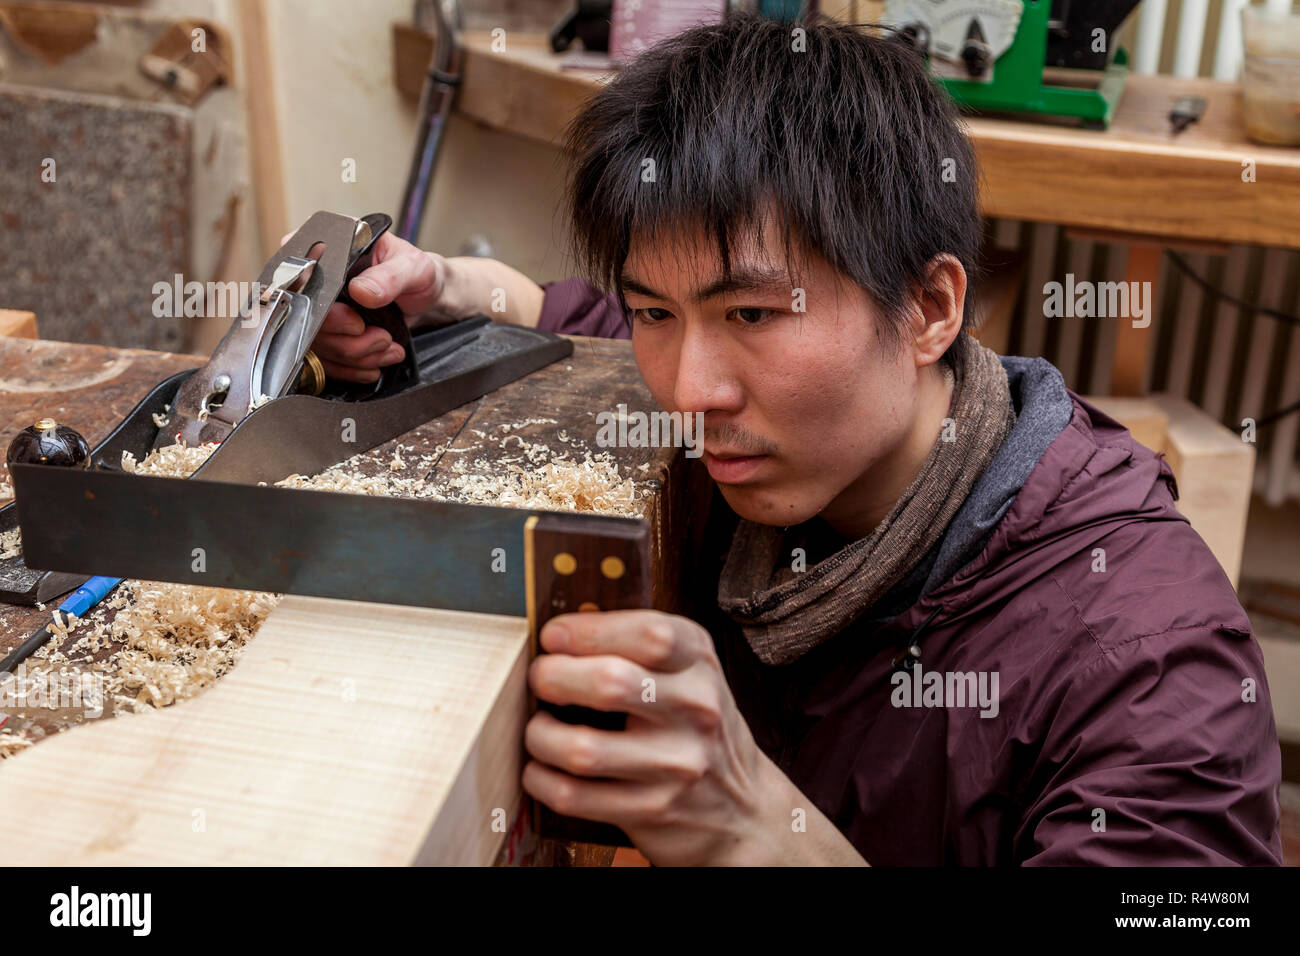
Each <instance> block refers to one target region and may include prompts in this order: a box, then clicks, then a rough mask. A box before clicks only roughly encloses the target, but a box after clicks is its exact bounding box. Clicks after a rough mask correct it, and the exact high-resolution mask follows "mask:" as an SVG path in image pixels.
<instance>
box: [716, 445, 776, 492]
mask: <svg viewBox="0 0 1300 956" xmlns="http://www.w3.org/2000/svg"><path fill="white" fill-rule="evenodd" d="M770 458H771V456H770V455H746V454H740V453H736V452H730V451H717V452H713V451H706V452H705V453H704V466H705V467H706V468H708V469H709V475H710V477H712V478H713V480H714V481H716V482H718V483H719V484H722V485H736V484H740V483H741V482H744V481H748V480H749V479H751V478H753V477H754V475H755V474H756V473H757V472H758V471H759V470H760V469H761V468H762V467H763V465H764V464H766V463H767V462H768V461H769V460H770Z"/></svg>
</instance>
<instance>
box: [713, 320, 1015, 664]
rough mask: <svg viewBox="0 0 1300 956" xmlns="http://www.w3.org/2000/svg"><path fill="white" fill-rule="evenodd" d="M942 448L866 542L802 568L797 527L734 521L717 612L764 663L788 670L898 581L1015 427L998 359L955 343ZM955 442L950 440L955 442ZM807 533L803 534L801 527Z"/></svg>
mask: <svg viewBox="0 0 1300 956" xmlns="http://www.w3.org/2000/svg"><path fill="white" fill-rule="evenodd" d="M955 351H956V353H957V354H956V355H955V356H954V359H953V364H952V366H949V365H947V363H945V364H944V370H945V373H946V374H948V375H951V376H952V382H953V391H952V403H951V406H950V410H949V416H950V417H951V418H952V419H953V428H952V429H951V430H950V431H949V435H948V436H947V437H949V438H950V440H948V441H944V440H943V439H944V437H945V436H944V435H943V434H941V435H940V437H939V440H937V441H936V442H935V444H934V448H933V449H931V451H930V455H929V457H928V458H926V460H925V463H924V464H923V465H922V466H921V470H920V471H919V472H917V474H916V477H915V478H914V479H913V480H912V483H911V484H910V485H909V486H908V488H907V490H906V491H905V492H903V494H902V496H901V497H900V498H899V499H898V502H897V503H896V504H895V505H894V508H893V510H892V511H891V512H890V513H889V514H888V515H887V516H886V517H885V519H884V520H883V521H881V522H880V524H879V525H878V526H877V527H876V529H875V531H873V532H872V533H871V534H870V535H868V536H867V537H865V538H862V539H860V540H858V541H855V542H853V543H852V544H849V545H848V546H847V547H844V548H843V549H841V550H840V551H839V552H837V553H836V554H834V555H832V556H831V557H829V558H827V559H826V560H824V561H821V562H819V563H817V564H815V565H813V566H812V567H810V568H808V569H807V570H806V571H794V570H792V567H791V565H792V560H791V550H792V548H793V547H795V546H797V545H796V542H797V541H800V540H801V534H802V531H801V528H795V529H783V528H776V527H772V526H770V525H761V524H755V523H754V522H752V521H746V520H744V519H741V521H740V523H739V524H738V525H737V527H736V532H735V535H734V536H733V537H732V540H731V547H730V549H729V550H728V552H727V558H726V562H725V564H724V566H723V569H722V575H721V577H720V579H719V581H718V606H719V607H720V608H721V609H722V610H723V611H724V612H726V613H727V614H728V615H730V616H731V618H732V619H733V620H735V621H736V622H737V623H739V624H740V625H741V627H742V629H743V631H744V634H745V638H746V639H747V640H748V641H749V645H750V647H752V648H753V649H754V653H755V654H756V655H758V658H759V660H761V661H763V663H765V664H789V663H791V662H793V661H795V660H798V659H799V658H800V657H802V656H803V655H804V654H806V653H807V652H808V651H810V650H812V649H813V648H814V647H817V646H818V645H819V644H821V643H823V642H824V641H826V640H828V639H830V638H831V637H834V636H835V635H836V634H838V633H839V632H840V631H842V630H843V629H844V628H845V627H847V626H848V625H849V624H850V623H852V622H853V620H854V619H855V618H857V617H858V616H860V615H861V614H862V613H863V612H864V611H866V610H867V609H868V608H870V607H871V606H872V605H873V604H874V603H875V602H876V601H877V600H879V599H880V598H881V597H882V596H883V595H884V594H885V593H886V592H888V590H889V589H890V588H891V587H892V586H893V585H894V584H896V583H897V582H898V581H899V579H901V578H902V577H903V576H904V575H905V574H907V572H908V571H910V570H911V569H912V568H913V567H914V566H915V565H916V563H917V562H918V561H920V560H921V558H922V557H924V556H925V554H926V553H927V552H928V551H929V550H930V548H931V547H932V546H933V545H934V544H935V542H937V541H938V540H939V539H940V538H941V537H942V536H943V533H944V531H945V530H947V527H948V523H949V522H950V521H951V520H952V517H953V515H955V514H956V513H957V509H958V508H960V507H961V505H962V502H964V501H965V500H966V497H967V495H969V494H970V491H971V488H973V487H974V485H975V482H976V481H978V480H979V477H980V475H982V474H983V473H984V469H985V468H987V467H988V465H989V462H991V461H992V460H993V456H994V455H996V454H997V451H998V449H999V448H1000V447H1001V446H1002V443H1003V441H1004V440H1005V439H1006V437H1007V435H1008V434H1009V433H1010V431H1011V428H1012V426H1013V425H1014V424H1015V421H1016V414H1015V410H1014V408H1013V406H1012V403H1011V390H1010V387H1009V386H1008V384H1007V374H1006V371H1005V370H1004V369H1003V368H1002V363H1001V362H1000V361H998V357H997V354H996V353H995V352H993V351H992V350H991V349H987V348H985V347H984V346H982V345H980V344H979V342H977V341H976V340H975V339H973V338H972V337H971V336H969V335H966V334H960V335H958V336H957V343H956V345H955ZM953 439H955V440H953ZM804 530H806V529H804Z"/></svg>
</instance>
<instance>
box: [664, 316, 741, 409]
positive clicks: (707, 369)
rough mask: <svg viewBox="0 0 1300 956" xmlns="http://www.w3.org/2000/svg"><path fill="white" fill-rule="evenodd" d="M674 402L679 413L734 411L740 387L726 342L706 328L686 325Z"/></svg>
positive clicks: (679, 356)
mask: <svg viewBox="0 0 1300 956" xmlns="http://www.w3.org/2000/svg"><path fill="white" fill-rule="evenodd" d="M673 401H674V403H675V404H676V406H677V410H678V411H681V412H688V413H694V412H711V411H719V410H721V411H735V410H737V409H738V408H739V401H740V387H739V385H738V384H737V382H736V380H735V376H734V375H733V371H732V367H731V362H730V359H729V357H728V355H727V350H726V347H725V343H724V342H723V341H722V340H721V338H720V337H719V336H718V335H716V334H714V333H713V332H712V330H710V329H708V328H701V327H700V326H699V325H696V326H695V327H694V328H692V327H691V323H687V327H686V330H685V332H683V334H682V341H681V347H680V349H679V351H678V353H677V380H676V384H675V387H674V389H673Z"/></svg>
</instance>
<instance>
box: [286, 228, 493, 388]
mask: <svg viewBox="0 0 1300 956" xmlns="http://www.w3.org/2000/svg"><path fill="white" fill-rule="evenodd" d="M288 239H289V236H285V237H284V239H282V240H280V242H281V245H283V244H284V243H285V242H286V241H287V240H288ZM448 271H449V270H448V265H447V260H446V259H444V258H443V257H442V256H440V255H437V254H436V253H433V252H425V251H424V250H422V249H417V248H416V247H415V246H413V245H411V243H409V242H407V241H406V240H405V239H400V238H398V237H397V236H395V235H393V234H392V233H389V232H386V233H384V234H383V235H382V236H380V237H379V239H378V240H377V241H376V242H375V247H374V261H373V263H372V264H371V266H370V268H368V269H366V270H365V271H363V272H361V273H360V274H358V275H357V276H356V277H355V278H353V280H352V281H351V282H350V283H349V284H348V294H349V295H351V296H352V298H353V300H354V301H356V303H357V304H358V305H361V306H364V307H365V308H367V309H377V308H380V307H381V306H385V305H388V304H389V303H390V302H396V303H397V307H398V308H399V309H401V310H402V314H403V315H404V316H405V317H406V324H407V325H408V326H412V327H414V326H415V325H416V324H417V322H418V320H420V319H422V318H426V317H431V316H437V315H438V314H442V315H445V316H446V317H447V318H448V319H459V318H464V317H465V315H466V314H468V313H464V312H463V309H462V308H461V306H460V304H459V303H457V302H454V301H451V300H452V299H453V298H454V297H452V296H448V295H447V287H448V281H447V278H448ZM311 348H312V351H313V352H315V353H316V357H317V358H319V359H320V360H321V364H322V365H324V366H325V374H326V375H328V376H329V377H330V378H334V379H340V380H342V381H346V382H364V383H371V382H376V381H378V380H379V370H380V369H381V368H382V367H383V366H385V365H393V364H394V363H396V362H400V361H402V359H403V358H404V357H405V353H404V351H403V350H402V347H401V346H400V345H398V344H396V343H395V342H394V341H393V337H392V336H391V335H389V334H388V332H386V331H385V330H384V329H381V328H379V327H378V326H374V325H370V326H368V325H366V323H365V321H364V320H363V319H362V318H361V315H360V314H359V313H358V312H357V310H356V309H354V308H352V307H351V306H350V305H344V304H343V303H342V302H335V303H334V304H333V305H332V306H330V310H329V312H327V313H326V314H325V320H324V322H323V323H322V324H321V327H320V331H319V332H318V333H317V334H316V339H315V341H314V342H312V346H311Z"/></svg>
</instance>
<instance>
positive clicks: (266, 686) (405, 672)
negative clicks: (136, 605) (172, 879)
mask: <svg viewBox="0 0 1300 956" xmlns="http://www.w3.org/2000/svg"><path fill="white" fill-rule="evenodd" d="M526 631H527V624H526V622H525V621H524V620H523V619H521V618H509V617H498V616H493V615H483V614H461V613H457V612H452V611H437V610H432V609H427V608H409V607H395V606H390V605H374V604H360V603H357V602H349V601H332V600H327V599H322V598H303V597H294V596H289V597H286V598H284V600H283V602H282V603H281V605H280V606H279V607H278V608H277V609H276V610H275V611H274V612H273V613H272V614H271V616H270V617H269V618H267V620H266V622H265V623H264V624H263V625H262V628H261V630H260V631H259V632H258V634H257V636H256V638H255V639H254V640H253V641H252V642H251V643H250V644H249V645H248V649H247V651H246V652H245V655H244V658H243V660H241V661H240V663H239V665H238V666H237V667H236V668H235V669H234V670H232V671H231V672H230V674H228V675H227V676H226V677H225V678H223V679H222V680H221V681H219V682H218V683H217V684H216V685H215V686H214V687H213V688H211V689H210V690H208V691H207V692H205V693H204V694H202V695H200V696H199V697H196V698H194V699H193V700H190V701H186V702H184V703H182V704H179V705H177V706H174V707H170V708H166V709H164V710H161V711H158V712H155V713H148V714H143V715H140V716H136V717H129V718H119V719H116V720H105V721H100V722H96V723H95V724H94V725H93V726H88V727H80V728H77V729H76V730H75V731H73V732H70V733H65V734H60V735H58V736H56V737H54V738H53V739H51V740H48V741H45V742H44V743H42V744H41V745H39V746H37V747H33V748H31V749H30V750H28V751H26V752H24V753H23V754H21V755H19V756H18V757H15V758H13V759H11V760H8V761H6V762H5V764H4V766H3V768H2V769H0V807H2V808H3V812H4V815H5V818H6V819H9V820H23V821H27V823H25V824H24V826H23V828H22V833H23V836H22V838H21V839H16V840H6V841H4V843H3V844H0V862H3V863H4V864H5V865H98V864H116V865H122V864H126V865H133V864H162V865H179V864H185V865H205V866H206V865H222V864H241V865H246V864H252V865H259V864H265V865H318V864H319V865H329V864H349V865H370V866H374V865H401V864H408V863H435V862H436V863H441V864H490V863H491V862H492V861H493V859H494V858H495V856H496V853H497V851H498V849H499V847H500V844H501V842H502V840H503V839H504V832H501V831H494V830H493V823H494V814H493V811H494V810H495V809H496V808H501V814H500V815H498V819H505V820H507V821H508V820H510V819H513V815H514V812H515V810H516V809H517V805H518V801H519V797H520V793H521V788H520V786H519V775H520V772H521V763H520V759H521V746H520V744H521V741H522V739H523V737H522V734H523V722H524V719H525V713H524V704H525V700H526V694H525V674H526V664H527V661H526V655H525V649H526V643H527V633H526Z"/></svg>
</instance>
